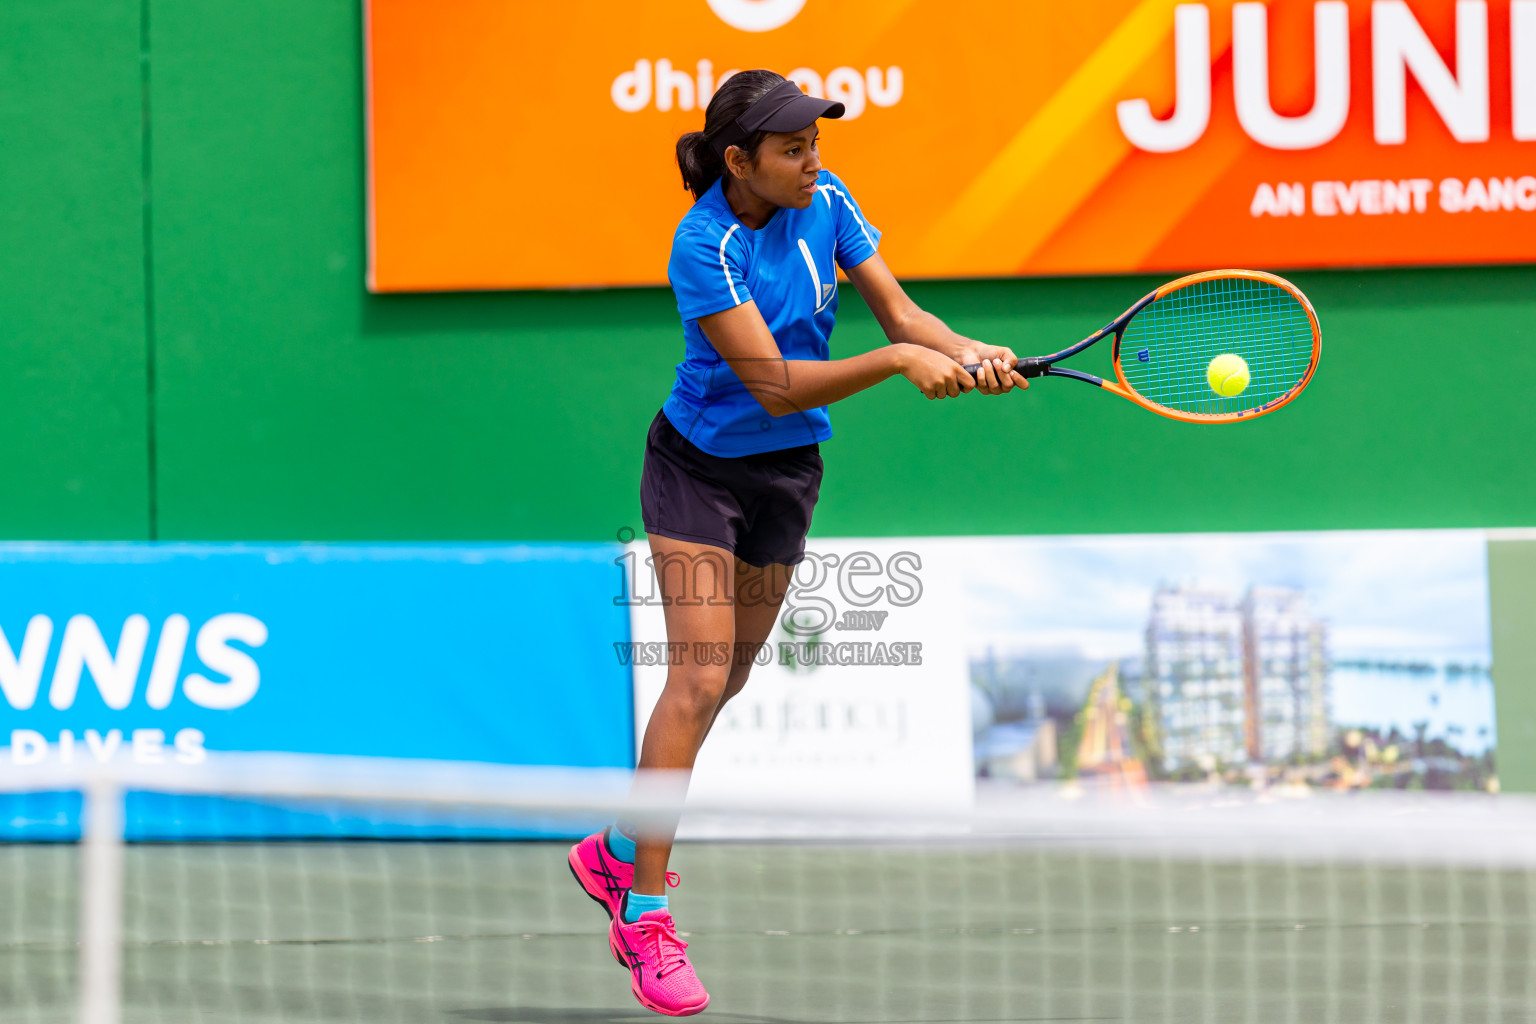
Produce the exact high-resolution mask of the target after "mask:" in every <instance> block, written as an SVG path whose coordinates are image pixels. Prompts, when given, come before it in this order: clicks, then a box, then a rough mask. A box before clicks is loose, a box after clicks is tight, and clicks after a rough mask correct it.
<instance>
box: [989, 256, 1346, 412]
mask: <svg viewBox="0 0 1536 1024" xmlns="http://www.w3.org/2000/svg"><path fill="white" fill-rule="evenodd" d="M1109 337H1113V338H1114V343H1113V345H1112V346H1111V347H1110V362H1111V364H1112V365H1113V367H1114V371H1115V379H1114V380H1112V381H1111V380H1105V379H1103V378H1102V377H1096V376H1094V375H1093V374H1091V373H1084V372H1082V371H1081V370H1072V369H1068V368H1067V367H1064V366H1057V365H1055V364H1056V363H1058V362H1060V361H1061V360H1063V359H1066V358H1067V357H1068V356H1073V355H1076V354H1077V353H1079V352H1081V351H1083V350H1084V349H1086V348H1088V347H1090V346H1091V345H1093V344H1095V343H1096V342H1099V341H1102V340H1103V339H1105V338H1109ZM1322 351H1323V335H1322V330H1321V329H1320V328H1319V327H1318V323H1317V313H1316V312H1315V311H1314V310H1313V309H1312V304H1311V303H1310V302H1308V301H1307V297H1306V296H1305V295H1303V294H1301V291H1300V289H1298V288H1297V287H1296V286H1295V285H1293V284H1291V283H1290V282H1289V281H1287V280H1285V279H1284V278H1282V277H1276V276H1275V275H1274V274H1266V273H1264V272H1263V271H1260V270H1210V271H1206V272H1205V273H1202V274H1191V275H1190V276H1188V277H1181V278H1179V279H1178V280H1177V281H1170V282H1168V283H1167V284H1165V285H1163V286H1162V287H1161V288H1159V289H1157V290H1156V291H1155V292H1152V293H1151V294H1150V295H1147V296H1146V297H1144V298H1143V299H1142V300H1141V301H1140V302H1137V303H1136V304H1135V305H1134V306H1132V307H1131V308H1130V309H1128V310H1126V311H1125V312H1124V313H1122V314H1121V315H1120V316H1119V318H1117V319H1116V320H1114V321H1113V322H1111V323H1110V324H1108V325H1107V326H1105V327H1104V328H1103V329H1101V330H1099V331H1096V332H1095V333H1093V334H1091V335H1089V336H1088V337H1086V338H1084V339H1083V340H1082V341H1080V342H1078V343H1077V344H1076V345H1073V346H1071V347H1070V348H1064V349H1062V350H1061V351H1060V352H1054V353H1052V354H1051V355H1048V356H1037V357H1035V358H1032V359H1020V360H1019V363H1018V366H1017V367H1016V369H1017V370H1018V372H1019V374H1020V375H1021V376H1024V377H1070V378H1072V379H1073V380H1080V381H1085V382H1086V383H1089V384H1094V385H1097V386H1098V387H1101V388H1103V389H1104V390H1105V391H1111V392H1113V393H1115V394H1117V395H1119V396H1120V397H1121V398H1126V399H1129V400H1130V401H1132V402H1135V403H1136V404H1137V405H1139V406H1141V407H1142V408H1144V409H1150V410H1152V411H1153V412H1155V413H1157V414H1158V415H1160V416H1167V417H1169V418H1170V419H1176V420H1184V421H1186V422H1190V423H1233V422H1236V421H1237V420H1242V419H1253V418H1254V417H1256V416H1263V415H1264V414H1265V413H1271V412H1274V411H1275V410H1276V409H1278V408H1280V407H1281V406H1283V405H1285V404H1286V403H1287V402H1289V401H1291V400H1292V399H1294V398H1295V397H1296V396H1297V395H1299V394H1301V391H1302V389H1303V388H1305V387H1306V386H1307V384H1308V383H1310V382H1311V380H1312V374H1313V373H1314V372H1316V370H1317V362H1318V359H1319V358H1320V357H1321V356H1322ZM1127 352H1128V353H1134V357H1135V358H1134V359H1133V360H1132V361H1131V362H1129V363H1127V362H1125V361H1124V360H1122V358H1121V354H1122V353H1127ZM965 369H966V372H968V373H971V374H973V375H974V374H975V373H977V372H978V371H979V370H980V369H981V367H980V365H979V364H977V365H971V366H967V367H966V368H965Z"/></svg>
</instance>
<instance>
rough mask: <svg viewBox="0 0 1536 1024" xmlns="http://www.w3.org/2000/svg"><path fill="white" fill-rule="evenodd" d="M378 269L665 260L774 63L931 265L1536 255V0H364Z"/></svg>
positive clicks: (451, 281)
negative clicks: (679, 161)
mask: <svg viewBox="0 0 1536 1024" xmlns="http://www.w3.org/2000/svg"><path fill="white" fill-rule="evenodd" d="M367 9H368V21H367V29H366V45H367V49H368V63H367V69H368V70H367V75H368V82H367V95H368V109H367V118H368V139H369V152H368V160H369V164H368V182H369V189H368V193H369V287H370V288H372V289H373V290H375V291H431V290H451V289H483V288H536V287H564V286H601V285H636V284H658V283H662V282H664V281H665V279H666V262H667V253H668V249H669V247H670V244H671V239H672V231H673V228H674V227H675V226H676V224H677V221H678V219H679V218H680V217H682V215H683V213H684V212H685V211H686V209H687V207H688V202H689V198H688V195H687V193H685V192H684V191H683V190H682V185H681V182H680V179H679V177H678V173H677V168H676V165H675V163H674V162H673V155H672V153H673V144H674V142H675V141H676V139H677V137H678V136H679V135H680V134H682V133H683V132H685V131H691V130H696V129H698V128H700V127H702V125H703V119H704V115H703V107H704V105H705V104H706V103H707V102H708V98H709V96H710V95H711V94H712V92H713V90H714V88H715V86H716V84H717V83H718V82H720V81H722V80H723V79H724V78H725V77H726V76H727V75H728V74H729V73H730V72H731V71H733V70H735V69H739V68H749V67H768V68H773V69H775V70H778V71H781V72H783V73H785V74H788V75H790V77H792V78H794V79H795V80H796V81H797V82H799V83H800V85H801V87H802V88H804V89H806V90H807V91H808V92H812V93H816V94H818V95H825V96H827V97H829V98H833V99H838V100H841V101H842V102H843V103H845V104H846V105H847V107H848V116H847V117H846V118H844V119H843V120H841V121H824V122H823V124H822V160H823V162H824V163H825V164H826V166H827V167H829V168H830V169H832V170H833V171H835V172H836V173H837V174H838V175H839V176H840V177H841V178H843V180H844V181H846V182H847V183H848V185H849V186H850V188H851V189H852V190H853V192H854V194H855V195H856V196H857V197H858V199H859V202H860V204H861V206H862V207H863V209H864V211H865V213H866V214H867V215H868V216H869V218H870V220H871V222H872V223H874V224H875V225H877V226H878V227H879V228H880V229H881V230H882V231H883V232H885V237H884V240H883V242H882V244H881V252H882V254H883V255H884V257H885V259H886V261H887V262H888V263H889V264H890V265H891V267H892V268H893V270H895V272H896V273H897V274H898V275H900V276H904V277H914V278H915V277H977V276H1001V275H1012V274H1078V273H1113V272H1129V271H1167V272H1175V271H1182V270H1189V269H1198V268H1204V267H1211V266H1221V265H1243V266H1255V267H1270V268H1285V267H1314V266H1348V265H1372V264H1375V265H1381V264H1428V263H1474V262H1517V261H1531V260H1536V0H1411V2H1407V0H1375V2H1374V3H1373V2H1368V0H1319V2H1314V0H1273V2H1271V3H1269V4H1262V3H1232V2H1229V0H1215V2H1210V3H1175V2H1172V0H1089V2H1081V3H1050V4H1047V3H1041V2H1011V0H838V2H833V0H647V2H645V3H638V2H635V0H628V2H618V0H588V2H586V3H583V4H582V5H581V7H580V9H579V15H580V17H579V18H578V17H575V13H576V12H573V11H572V10H571V9H567V8H563V7H559V6H551V5H548V4H534V3H522V2H508V0H454V2H453V3H447V4H431V3H423V2H422V0H368V7H367Z"/></svg>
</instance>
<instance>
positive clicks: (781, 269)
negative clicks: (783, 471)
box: [661, 170, 880, 456]
mask: <svg viewBox="0 0 1536 1024" xmlns="http://www.w3.org/2000/svg"><path fill="white" fill-rule="evenodd" d="M879 242H880V232H878V231H876V230H875V229H874V228H873V227H871V226H870V224H869V222H868V221H866V220H865V219H864V214H863V212H862V211H860V210H859V205H858V204H857V203H855V202H854V201H853V197H852V196H851V195H849V194H848V188H847V186H845V185H844V184H843V183H842V181H840V180H839V179H838V177H837V175H835V174H833V173H832V172H831V171H825V170H824V171H822V172H821V174H820V175H819V176H818V178H817V181H816V198H815V199H814V200H813V201H812V202H811V205H810V206H808V207H806V208H805V209H803V210H794V209H789V208H787V207H781V208H780V209H779V210H777V211H776V212H775V213H774V215H773V216H772V217H770V218H769V219H768V223H767V224H764V225H763V226H762V227H761V228H759V229H758V230H756V231H753V230H752V229H751V228H749V227H747V226H746V225H745V224H743V223H742V222H741V221H740V220H738V219H737V218H736V215H735V214H734V213H732V212H731V207H730V204H729V203H727V202H726V201H725V194H724V192H723V191H722V183H721V182H719V181H717V182H715V184H714V185H713V186H712V187H711V188H710V189H709V191H708V192H705V193H704V194H703V195H702V196H700V197H699V200H698V202H696V203H694V204H693V208H692V209H691V210H689V211H688V212H687V214H685V215H684V216H683V219H682V222H681V223H679V224H678V225H677V233H676V234H675V235H673V237H672V258H671V260H670V261H668V263H667V279H668V280H670V281H671V282H672V290H673V291H674V292H675V293H676V294H677V312H678V314H679V315H680V316H681V317H682V318H683V338H684V340H685V342H686V350H685V353H684V356H683V361H682V362H681V363H678V364H677V382H676V383H675V384H673V385H672V394H671V395H670V396H668V398H667V401H666V404H664V405H663V406H662V407H661V410H662V412H663V413H665V414H666V417H667V419H668V420H670V421H671V422H672V425H673V426H674V427H676V428H677V430H678V432H679V433H680V434H682V435H683V436H684V437H686V438H688V440H690V441H692V442H693V443H694V444H696V445H698V446H699V447H700V448H702V449H703V450H704V451H706V452H709V453H710V454H711V455H722V456H737V455H755V454H757V453H758V452H771V451H777V450H779V449H781V448H794V447H797V446H799V445H804V444H811V443H813V442H816V441H825V440H826V439H827V438H829V437H831V436H832V421H831V419H830V418H829V417H828V416H827V407H826V406H820V407H818V408H815V409H806V410H803V411H797V412H792V413H789V414H788V415H785V416H770V415H768V413H767V412H766V411H764V409H763V407H762V406H761V405H760V404H758V401H757V399H755V398H753V397H752V394H751V392H749V391H748V390H747V389H746V387H745V386H744V385H743V384H742V383H741V378H740V377H738V376H737V375H736V373H735V372H734V371H732V369H731V368H730V366H729V365H727V364H726V362H725V360H724V359H722V358H721V357H720V354H719V353H718V352H716V351H715V348H714V346H713V345H711V344H710V343H709V339H708V338H706V337H705V336H704V332H703V331H701V330H699V317H701V316H708V315H709V314H711V313H719V312H721V311H722V310H726V309H731V308H733V307H735V306H739V305H741V304H742V303H743V302H746V301H748V300H753V301H755V302H756V303H757V309H758V312H760V313H761V314H762V315H763V320H764V321H766V322H767V324H768V330H769V331H771V332H772V333H773V340H774V341H776V342H777V343H778V346H779V352H780V353H782V354H783V356H784V358H785V359H826V358H828V354H829V350H828V347H827V339H828V338H830V337H831V336H832V326H833V323H834V321H835V320H836V318H837V268H838V267H839V266H840V267H842V268H843V269H844V270H847V269H848V268H850V267H856V266H858V265H859V264H860V263H863V262H864V261H865V260H867V259H869V258H870V257H871V256H873V255H874V254H875V250H876V248H877V247H878V245H879ZM743 372H746V373H749V374H750V373H751V372H752V371H751V370H748V369H746V368H743ZM762 372H763V374H764V379H765V380H768V381H770V382H772V381H774V380H780V381H781V380H782V379H783V366H782V364H777V363H775V364H770V365H765V366H764V368H763V371H762Z"/></svg>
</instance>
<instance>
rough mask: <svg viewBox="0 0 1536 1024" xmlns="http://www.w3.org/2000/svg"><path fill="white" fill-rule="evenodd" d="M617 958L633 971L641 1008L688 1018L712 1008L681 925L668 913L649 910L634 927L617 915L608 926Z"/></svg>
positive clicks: (632, 988)
mask: <svg viewBox="0 0 1536 1024" xmlns="http://www.w3.org/2000/svg"><path fill="white" fill-rule="evenodd" d="M608 948H609V949H611V950H613V958H614V959H615V960H617V961H618V962H619V963H620V964H622V965H623V966H625V967H628V968H629V988H630V991H631V992H633V993H634V994H635V998H636V999H638V1000H640V1005H641V1006H643V1007H645V1008H646V1009H647V1010H654V1011H655V1012H656V1013H664V1014H666V1015H667V1016H669V1017H687V1016H690V1015H692V1014H695V1013H698V1012H699V1011H700V1010H702V1009H704V1008H705V1007H706V1006H708V1005H709V993H708V992H706V991H704V984H703V982H701V981H699V976H698V975H697V974H695V973H694V970H693V964H691V963H689V962H688V954H687V953H686V952H684V950H686V949H687V948H688V943H686V942H684V941H683V940H682V939H680V938H678V937H677V925H676V924H675V923H673V921H672V915H671V914H669V913H667V912H666V911H665V910H648V911H646V912H645V913H643V914H641V915H640V919H639V920H638V921H636V922H635V923H634V924H625V923H624V916H623V915H622V914H616V915H614V918H613V923H612V924H610V925H609V926H608Z"/></svg>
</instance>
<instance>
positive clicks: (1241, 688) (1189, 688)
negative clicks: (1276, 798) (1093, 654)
mask: <svg viewBox="0 0 1536 1024" xmlns="http://www.w3.org/2000/svg"><path fill="white" fill-rule="evenodd" d="M1145 686H1146V694H1147V703H1148V707H1149V709H1150V710H1151V713H1152V714H1153V716H1154V718H1155V721H1156V726H1157V728H1156V732H1157V735H1158V741H1159V742H1158V745H1159V747H1160V752H1161V755H1162V766H1163V769H1164V770H1165V771H1177V770H1179V769H1182V768H1191V767H1198V768H1202V769H1205V770H1210V769H1212V768H1214V767H1215V766H1216V765H1218V764H1227V765H1231V764H1238V763H1241V762H1244V761H1246V760H1247V759H1248V745H1247V734H1246V718H1247V715H1246V710H1245V708H1246V692H1245V683H1244V678H1243V617H1242V609H1241V607H1240V606H1239V604H1238V602H1237V600H1236V599H1235V598H1234V597H1233V596H1232V595H1231V594H1230V593H1228V592H1227V591H1224V590H1209V589H1200V588H1196V587H1182V586H1178V587H1174V586H1160V587H1158V588H1157V590H1156V591H1155V592H1154V593H1153V595H1152V617H1151V620H1150V621H1149V622H1148V623H1147V671H1146V681H1145Z"/></svg>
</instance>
